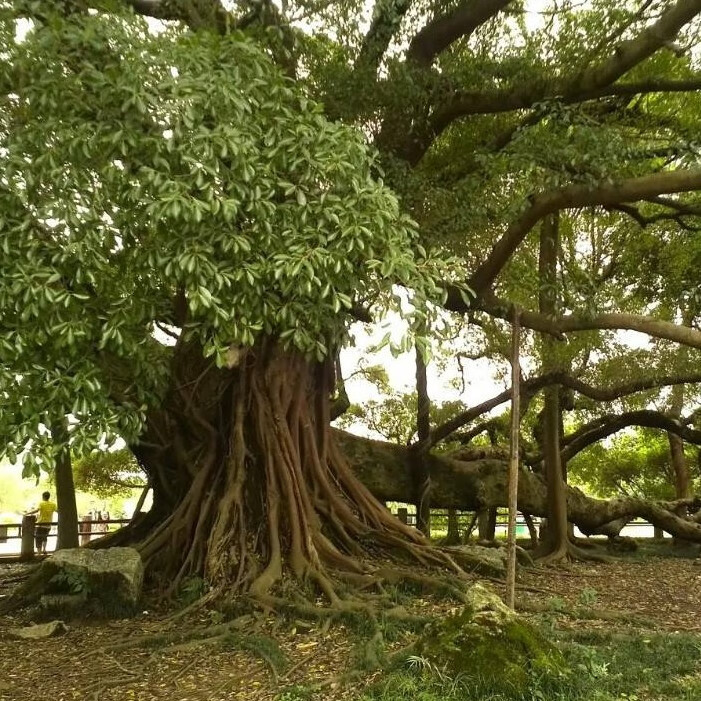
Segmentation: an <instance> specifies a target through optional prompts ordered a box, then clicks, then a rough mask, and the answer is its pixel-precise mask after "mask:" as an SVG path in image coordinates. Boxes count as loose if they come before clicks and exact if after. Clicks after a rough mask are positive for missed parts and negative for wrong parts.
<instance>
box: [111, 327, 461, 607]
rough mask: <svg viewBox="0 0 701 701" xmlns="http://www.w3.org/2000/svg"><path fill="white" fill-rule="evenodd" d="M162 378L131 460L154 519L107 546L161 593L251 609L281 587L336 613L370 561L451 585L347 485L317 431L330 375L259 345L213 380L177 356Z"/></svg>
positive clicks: (200, 363)
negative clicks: (234, 602) (132, 559)
mask: <svg viewBox="0 0 701 701" xmlns="http://www.w3.org/2000/svg"><path fill="white" fill-rule="evenodd" d="M173 376H174V381H173V390H172V391H171V393H170V394H169V395H168V396H167V397H166V399H165V401H164V404H163V406H162V407H161V409H160V410H159V411H157V412H153V413H152V414H151V415H150V416H149V417H148V422H147V430H146V432H145V434H144V436H143V440H142V441H141V443H140V445H137V446H136V447H135V449H136V450H137V451H138V452H139V454H138V459H139V462H140V463H141V464H142V465H143V466H144V468H145V470H146V472H147V474H148V476H149V481H150V483H151V485H152V488H153V495H154V506H153V508H152V510H151V512H149V514H145V515H144V518H143V519H140V520H139V522H138V523H135V524H134V527H133V528H126V529H123V530H124V531H125V533H124V534H123V536H121V537H120V538H117V537H115V538H113V539H111V541H110V543H111V544H117V543H118V542H119V541H120V540H124V539H126V540H129V539H131V540H134V539H135V540H137V547H138V549H139V551H140V552H141V555H142V557H143V559H144V561H145V563H146V565H147V568H148V569H149V570H150V572H151V573H152V574H154V575H156V576H160V577H161V578H163V579H165V580H166V581H168V583H169V586H170V590H171V591H174V590H176V589H177V587H178V586H179V583H180V582H181V581H182V580H183V578H184V577H187V576H189V575H193V574H196V575H198V576H202V577H204V578H205V579H206V580H207V581H208V582H209V583H210V584H211V585H212V586H213V587H214V589H215V591H219V592H226V594H227V595H230V594H236V593H246V594H248V595H250V596H252V597H254V598H264V597H266V596H269V595H270V592H271V590H272V589H273V588H275V587H276V586H277V585H278V584H279V582H280V580H281V579H282V578H283V576H284V575H285V574H289V575H291V576H292V577H293V579H294V580H295V581H297V582H300V583H302V582H308V583H310V584H311V585H312V586H313V587H315V588H316V590H317V591H318V592H319V593H321V594H324V595H325V596H326V597H327V599H329V600H330V601H331V602H332V604H339V601H340V600H339V597H338V595H337V594H336V586H335V583H336V580H337V579H347V578H350V577H363V576H365V575H366V574H368V572H369V571H371V570H372V565H371V563H372V561H373V560H374V559H377V557H378V556H379V557H380V558H382V559H390V560H391V559H398V560H401V561H403V562H406V561H410V562H415V563H419V562H421V563H424V564H431V563H432V564H436V565H440V566H444V567H448V568H453V569H454V570H455V571H456V572H458V571H459V568H458V567H457V565H456V564H455V563H454V562H453V561H452V560H451V558H450V557H449V556H448V555H446V554H445V553H442V552H441V551H439V550H438V549H436V548H434V547H432V546H431V545H430V543H429V542H428V541H427V540H426V539H425V538H424V537H423V535H421V534H420V533H419V532H418V531H417V530H416V529H414V528H411V527H409V526H406V525H404V524H402V523H401V522H400V521H399V520H398V519H396V518H395V517H394V516H392V514H391V513H390V512H389V511H388V510H387V509H386V508H385V507H384V506H383V504H381V503H380V502H379V501H378V500H377V499H376V498H375V497H373V495H372V494H371V493H370V492H369V491H368V489H367V488H366V487H365V486H364V485H363V484H362V483H361V482H360V481H359V480H358V479H357V477H356V476H355V475H354V474H353V472H352V470H351V469H350V467H349V465H348V463H347V461H346V459H345V457H344V456H343V453H342V451H341V450H340V449H339V447H338V445H337V438H336V436H337V434H336V433H335V432H332V431H331V429H330V425H329V421H330V413H329V412H330V404H331V402H330V397H331V394H332V388H333V383H334V373H333V365H332V363H331V362H328V363H323V364H319V363H310V362H307V361H305V360H304V359H303V358H302V357H301V356H299V355H297V354H294V353H291V352H287V351H285V350H283V349H281V348H280V347H279V346H278V345H276V344H275V343H273V342H272V341H269V342H265V343H262V344H261V345H260V346H256V348H254V349H251V350H250V351H248V352H247V353H246V354H245V355H243V356H242V357H240V358H238V359H237V362H236V364H235V366H232V367H231V368H222V369H217V368H214V367H213V366H212V364H211V363H210V362H208V361H206V360H205V359H203V358H202V352H201V348H199V347H197V346H196V345H195V344H191V345H190V346H188V345H187V344H183V345H182V346H181V347H178V348H176V351H175V358H174V370H173ZM159 442H160V446H159Z"/></svg>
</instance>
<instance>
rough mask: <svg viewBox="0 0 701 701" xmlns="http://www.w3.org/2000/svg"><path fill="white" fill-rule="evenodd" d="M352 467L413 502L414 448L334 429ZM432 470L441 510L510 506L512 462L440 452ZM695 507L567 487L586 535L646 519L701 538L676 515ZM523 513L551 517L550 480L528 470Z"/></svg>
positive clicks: (522, 482) (700, 529) (383, 491)
mask: <svg viewBox="0 0 701 701" xmlns="http://www.w3.org/2000/svg"><path fill="white" fill-rule="evenodd" d="M335 437H336V438H337V439H338V441H339V442H340V444H341V446H342V448H343V450H344V452H345V454H346V455H347V456H348V458H349V459H350V462H351V465H352V467H353V470H354V471H355V473H356V474H357V475H358V477H359V478H360V479H361V480H362V482H363V483H364V484H365V485H366V486H367V487H368V489H370V491H371V492H372V493H373V494H374V496H375V497H376V498H377V499H381V500H383V501H399V502H411V500H412V494H413V483H412V479H411V473H410V471H409V467H408V465H409V462H408V461H409V450H408V449H407V448H405V447H403V446H398V445H392V444H390V443H382V442H380V441H372V440H368V439H366V438H359V437H358V436H352V435H350V434H348V433H344V432H341V431H336V432H335ZM427 459H428V460H429V465H430V470H431V482H432V492H431V499H432V504H433V506H435V507H436V508H445V509H450V508H455V509H467V510H473V511H476V510H479V509H484V508H489V507H497V506H500V507H505V506H507V479H508V475H507V463H506V461H505V460H475V461H472V462H461V461H459V460H451V459H450V458H445V457H439V456H436V455H430V456H427ZM683 504H688V505H695V504H696V501H695V500H693V499H689V500H684V501H682V502H672V503H666V502H665V503H663V502H660V503H657V502H648V501H644V500H642V499H635V498H624V499H610V500H603V499H592V498H591V497H588V496H586V495H585V494H584V493H582V492H581V491H579V490H578V489H573V488H572V487H567V513H568V517H569V519H570V521H572V522H573V523H575V524H576V525H577V526H578V527H579V528H580V530H582V531H583V532H585V533H593V532H595V531H596V530H597V529H599V528H601V526H603V525H605V524H607V523H610V522H611V521H615V520H617V519H624V520H632V519H634V518H636V517H640V518H644V519H646V520H648V521H650V522H651V523H653V524H654V525H656V526H659V527H660V528H663V529H664V530H665V531H667V532H668V533H671V534H672V535H676V536H679V537H682V538H685V539H687V540H692V541H696V542H701V524H698V523H695V522H694V521H690V520H686V519H683V518H680V517H679V516H677V515H676V514H675V513H674V512H673V510H674V509H675V508H677V507H678V506H680V505H683ZM518 508H519V511H521V512H525V513H529V514H533V515H536V516H545V515H546V513H547V512H546V495H545V483H544V482H543V480H542V479H541V477H540V476H538V475H536V474H534V473H533V472H531V471H529V470H521V471H520V472H519V493H518Z"/></svg>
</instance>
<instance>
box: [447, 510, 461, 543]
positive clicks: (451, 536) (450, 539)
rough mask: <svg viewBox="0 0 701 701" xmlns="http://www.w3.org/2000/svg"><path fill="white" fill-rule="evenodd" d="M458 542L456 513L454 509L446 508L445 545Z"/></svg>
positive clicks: (458, 530)
mask: <svg viewBox="0 0 701 701" xmlns="http://www.w3.org/2000/svg"><path fill="white" fill-rule="evenodd" d="M459 542H460V529H459V528H458V513H457V511H456V510H455V509H448V534H447V536H446V539H445V544H446V545H457V544H458V543H459Z"/></svg>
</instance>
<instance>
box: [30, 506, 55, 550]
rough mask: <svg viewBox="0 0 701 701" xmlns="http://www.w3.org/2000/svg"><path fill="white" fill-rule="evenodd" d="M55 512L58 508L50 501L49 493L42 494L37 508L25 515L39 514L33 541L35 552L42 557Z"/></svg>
mask: <svg viewBox="0 0 701 701" xmlns="http://www.w3.org/2000/svg"><path fill="white" fill-rule="evenodd" d="M56 511H58V507H57V506H56V504H55V503H54V502H53V501H51V493H50V492H44V493H43V494H42V495H41V502H40V503H39V507H38V508H37V509H34V511H29V512H27V515H30V514H36V513H38V514H39V518H37V525H36V527H35V530H34V541H35V543H36V549H37V552H38V553H41V554H42V555H46V543H47V541H48V540H49V532H50V531H51V523H52V521H53V518H54V513H55V512H56Z"/></svg>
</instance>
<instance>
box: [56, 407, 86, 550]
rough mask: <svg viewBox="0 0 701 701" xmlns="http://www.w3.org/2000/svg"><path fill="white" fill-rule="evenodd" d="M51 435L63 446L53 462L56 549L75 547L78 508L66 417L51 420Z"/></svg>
mask: <svg viewBox="0 0 701 701" xmlns="http://www.w3.org/2000/svg"><path fill="white" fill-rule="evenodd" d="M51 437H52V439H53V441H54V445H57V446H63V447H61V448H60V449H59V450H58V452H57V453H56V459H55V464H54V478H55V481H56V505H57V507H58V538H57V539H56V549H57V550H62V549H65V548H77V547H78V546H79V545H80V542H79V539H78V508H77V506H76V503H75V486H74V484H73V467H72V464H71V449H70V447H69V442H68V429H67V426H66V419H65V418H64V417H63V416H62V417H60V418H58V419H56V420H55V421H54V422H53V424H52V426H51Z"/></svg>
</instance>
